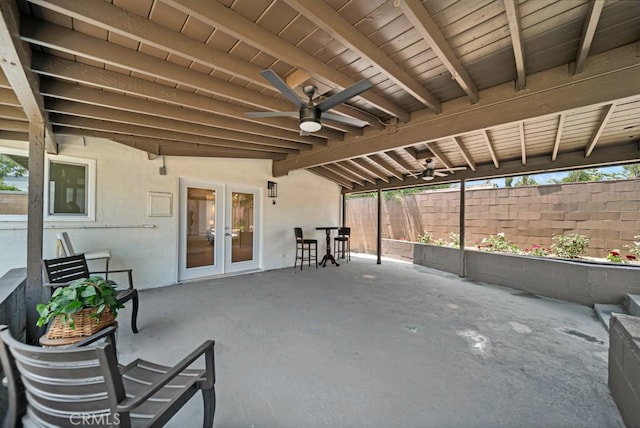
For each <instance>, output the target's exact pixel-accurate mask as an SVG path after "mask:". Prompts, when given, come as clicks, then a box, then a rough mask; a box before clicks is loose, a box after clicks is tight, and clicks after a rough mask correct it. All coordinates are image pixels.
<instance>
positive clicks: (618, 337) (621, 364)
mask: <svg viewBox="0 0 640 428" xmlns="http://www.w3.org/2000/svg"><path fill="white" fill-rule="evenodd" d="M610 326H611V327H610V330H609V389H610V390H611V395H612V396H613V400H614V401H615V403H616V405H617V406H618V410H619V411H620V415H621V416H622V420H623V421H624V423H625V425H626V426H628V427H640V318H638V317H634V316H630V315H618V314H616V315H612V316H611V323H610Z"/></svg>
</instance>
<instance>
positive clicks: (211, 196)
mask: <svg viewBox="0 0 640 428" xmlns="http://www.w3.org/2000/svg"><path fill="white" fill-rule="evenodd" d="M223 197H224V191H223V187H222V186H221V185H218V184H215V183H207V182H199V181H194V180H181V181H180V240H179V242H180V263H179V265H180V269H179V275H178V277H179V279H181V280H183V279H192V278H198V277H204V276H210V275H216V274H219V273H222V267H223V265H224V263H222V257H223V252H222V251H223V247H224V242H222V243H221V241H220V238H219V237H220V236H222V235H223V233H222V232H221V230H222V223H223V215H222V214H223V213H222V212H221V210H222V208H221V207H223V206H224V205H223V203H222V198H223Z"/></svg>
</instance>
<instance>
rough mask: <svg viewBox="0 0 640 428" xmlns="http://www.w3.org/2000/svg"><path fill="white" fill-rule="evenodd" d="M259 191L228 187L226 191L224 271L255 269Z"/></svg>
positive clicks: (256, 264) (256, 263)
mask: <svg viewBox="0 0 640 428" xmlns="http://www.w3.org/2000/svg"><path fill="white" fill-rule="evenodd" d="M258 198H259V191H258V190H256V189H244V188H239V187H237V186H229V188H228V189H227V200H228V201H229V203H228V204H227V213H228V214H227V219H228V220H227V225H226V228H227V233H228V234H229V235H227V240H226V241H225V242H226V243H227V244H228V249H227V251H225V254H226V256H225V262H226V263H225V272H236V271H239V270H246V269H254V268H257V267H258V265H259V263H258V255H257V251H256V249H257V246H256V242H257V239H256V238H257V235H256V233H257V225H256V218H257V212H258V207H259V204H258V201H259V200H258Z"/></svg>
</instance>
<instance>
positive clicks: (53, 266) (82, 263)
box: [42, 254, 139, 333]
mask: <svg viewBox="0 0 640 428" xmlns="http://www.w3.org/2000/svg"><path fill="white" fill-rule="evenodd" d="M42 268H43V271H44V275H45V281H46V282H45V283H44V284H43V286H45V287H49V288H50V289H51V293H53V291H55V289H56V288H58V287H63V286H65V285H67V284H69V283H70V282H71V281H75V280H76V279H80V278H89V277H90V276H91V275H96V274H104V275H105V277H106V276H107V275H109V274H114V273H126V274H127V278H128V282H129V284H128V285H129V286H128V288H126V289H118V295H117V297H116V299H117V300H118V303H122V304H124V303H125V302H128V301H129V300H132V301H133V308H132V309H133V310H132V313H131V330H132V331H133V332H134V333H137V332H138V306H139V302H138V290H136V289H135V288H134V287H133V273H132V269H121V270H109V271H93V272H90V271H89V267H88V265H87V260H86V258H85V257H84V254H76V255H74V256H69V257H60V258H57V259H49V260H43V261H42ZM112 279H113V278H112Z"/></svg>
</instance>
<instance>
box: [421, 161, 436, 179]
mask: <svg viewBox="0 0 640 428" xmlns="http://www.w3.org/2000/svg"><path fill="white" fill-rule="evenodd" d="M426 167H427V169H425V170H424V172H423V173H422V179H423V180H433V178H434V176H435V175H436V174H435V172H436V165H435V163H434V162H433V160H432V159H427V165H426Z"/></svg>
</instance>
